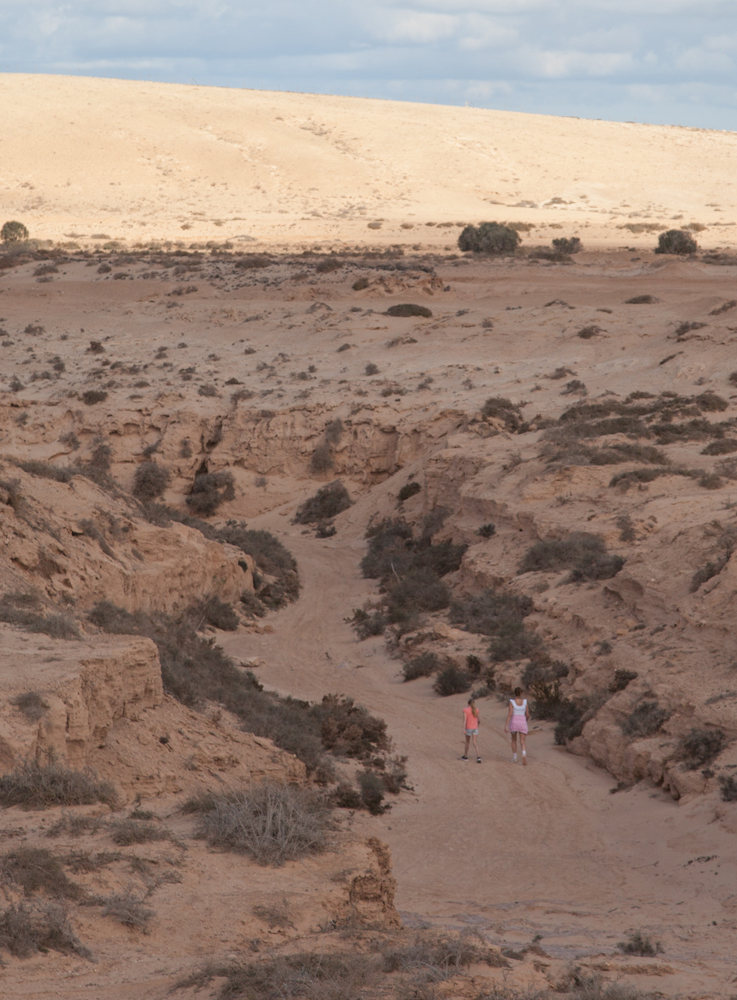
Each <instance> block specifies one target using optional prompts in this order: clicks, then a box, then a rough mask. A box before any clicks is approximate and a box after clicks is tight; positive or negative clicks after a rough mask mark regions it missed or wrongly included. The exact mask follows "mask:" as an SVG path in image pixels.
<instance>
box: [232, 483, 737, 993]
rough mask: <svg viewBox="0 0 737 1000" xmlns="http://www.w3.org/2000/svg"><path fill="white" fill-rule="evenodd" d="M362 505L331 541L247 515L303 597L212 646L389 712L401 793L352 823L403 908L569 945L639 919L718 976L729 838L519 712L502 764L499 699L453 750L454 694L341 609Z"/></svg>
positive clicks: (606, 942)
mask: <svg viewBox="0 0 737 1000" xmlns="http://www.w3.org/2000/svg"><path fill="white" fill-rule="evenodd" d="M361 506H362V504H361V501H359V503H358V504H357V505H356V507H354V508H353V509H352V510H351V512H350V513H349V514H348V515H347V516H346V515H343V517H345V518H346V521H344V522H343V524H342V525H341V528H340V530H339V533H338V535H337V536H336V538H334V539H331V540H329V541H319V540H317V539H315V538H314V537H304V536H303V535H302V534H301V533H300V529H299V528H297V527H294V526H291V525H288V524H287V523H286V518H285V517H284V516H283V515H279V514H270V515H265V516H264V517H262V518H259V519H258V520H257V521H256V520H254V521H252V522H251V524H252V526H254V527H256V526H258V527H263V528H267V529H271V530H272V531H277V532H278V533H279V534H280V536H282V537H283V538H284V541H285V543H286V544H287V545H288V546H289V548H290V549H291V550H292V552H293V553H294V555H295V556H296V558H297V560H298V563H299V566H300V572H301V575H302V580H303V585H304V593H309V594H310V595H311V599H310V600H309V602H308V601H304V600H301V601H298V602H297V603H296V604H294V605H292V606H290V607H288V608H286V609H284V610H282V611H280V612H278V613H277V614H276V615H274V616H272V617H271V618H270V622H271V623H272V624H273V627H274V629H275V631H274V633H273V634H268V633H266V634H263V635H249V636H248V637H244V636H242V635H240V636H238V635H237V636H229V637H227V638H226V637H223V639H224V643H223V644H224V645H225V647H226V649H227V650H228V651H229V652H230V653H231V654H233V655H235V656H240V657H245V656H253V655H258V656H259V657H261V658H263V660H264V665H263V666H262V667H261V668H260V669H259V671H258V674H259V677H260V679H261V680H262V681H263V682H264V683H265V684H266V685H267V686H269V687H273V688H275V689H277V690H279V691H281V692H283V693H290V694H292V695H294V696H297V697H303V698H307V699H313V700H316V699H319V698H321V697H322V695H324V694H325V693H328V692H340V693H345V694H349V695H352V696H354V697H355V698H356V699H357V700H358V701H360V702H361V703H363V704H364V705H366V707H367V708H369V709H370V710H371V711H372V712H375V713H376V714H378V715H379V716H381V717H383V718H384V719H385V720H386V721H387V724H388V728H389V732H390V734H391V736H392V738H393V740H394V741H395V744H396V747H397V750H398V752H399V753H401V754H406V755H407V756H408V758H409V773H410V780H411V782H412V784H413V786H414V794H407V793H405V794H403V795H402V796H400V798H399V800H398V801H397V802H396V803H395V805H394V806H393V808H392V810H391V812H390V813H388V814H387V815H386V816H384V817H381V818H378V819H375V818H369V817H367V816H366V817H364V816H363V815H361V816H360V817H359V818H357V819H356V821H355V825H356V827H357V828H358V829H365V830H366V832H367V833H372V834H374V835H377V834H378V835H379V836H380V837H382V838H383V839H384V840H386V841H387V842H388V843H389V845H390V846H391V849H392V852H393V858H394V871H395V875H396V877H397V880H398V884H399V888H398V894H397V904H398V908H399V909H400V911H401V912H402V914H403V917H404V919H405V921H407V922H409V923H413V922H416V921H422V920H430V921H431V922H438V923H443V924H449V925H452V926H462V925H463V924H464V923H469V922H470V923H473V924H475V925H481V926H485V927H486V928H487V929H489V930H490V931H491V932H492V933H494V932H496V933H497V934H501V935H502V938H501V939H502V940H506V941H508V942H509V941H515V940H516V941H523V940H527V941H529V940H530V938H531V937H532V935H534V934H536V933H539V934H542V935H543V937H544V939H545V947H546V948H548V950H549V951H550V953H551V954H556V955H560V956H564V955H569V956H571V957H573V955H574V954H578V955H581V954H582V953H587V952H588V953H598V952H601V951H605V950H607V951H608V952H609V954H611V951H612V950H613V948H614V947H615V945H616V942H617V941H619V940H621V939H622V937H623V935H624V932H625V931H626V930H627V929H628V928H633V927H642V926H644V925H647V928H648V929H649V930H651V931H652V932H653V933H654V934H656V935H657V936H658V937H659V938H660V939H662V940H663V941H664V943H665V942H666V941H667V942H668V944H667V952H668V957H669V959H670V960H671V961H673V960H676V958H680V959H686V958H688V959H690V960H693V959H702V960H704V959H705V960H707V961H708V963H709V967H710V969H711V972H710V975H713V976H715V977H716V978H717V979H718V980H719V981H720V982H724V981H725V980H724V978H723V977H728V976H729V975H730V972H729V969H730V962H729V960H725V958H724V956H726V955H728V954H729V950H730V948H729V945H728V944H727V937H728V935H729V928H728V925H727V924H725V923H724V917H725V914H724V910H723V908H722V904H720V903H719V901H718V900H717V899H716V898H715V897H714V896H713V895H712V894H711V893H710V891H709V889H710V885H711V883H710V879H713V877H714V875H715V874H717V873H719V875H720V876H721V879H720V881H724V880H725V878H726V880H727V881H728V882H729V881H730V874H728V873H727V871H725V868H724V866H725V865H728V866H729V868H730V869H731V868H732V865H733V858H734V852H733V850H732V849H731V848H730V846H729V844H728V835H727V834H726V833H723V832H721V831H718V830H717V826H718V824H713V825H712V826H708V817H706V816H705V815H704V814H703V805H701V806H700V805H699V803H698V802H695V803H693V804H692V805H682V806H679V805H678V804H677V803H675V802H673V800H672V799H670V798H669V797H668V796H666V795H664V794H663V793H661V792H659V791H658V790H656V789H654V788H652V787H649V788H646V787H638V788H637V789H634V790H632V791H630V792H627V793H625V794H618V795H612V794H610V789H611V788H612V786H613V784H614V781H613V779H612V778H611V776H610V775H608V774H607V773H606V772H605V771H603V770H601V769H599V768H597V767H595V766H594V765H593V764H592V763H591V762H590V761H586V760H584V759H581V758H577V757H574V756H572V755H571V754H569V753H568V752H566V751H565V750H563V749H560V748H557V747H555V745H554V744H553V739H552V731H551V727H550V726H549V725H547V724H542V725H540V724H533V725H534V726H535V728H534V730H533V731H532V734H531V736H530V738H529V748H530V750H529V752H530V766H529V767H527V768H526V769H524V770H523V769H522V767H521V766H519V765H516V766H514V765H512V764H511V761H510V754H509V746H508V743H507V740H506V738H505V737H504V734H503V724H504V719H505V715H506V706H505V705H504V704H501V703H500V702H498V701H497V700H494V699H489V700H485V701H483V702H482V703H481V712H482V716H483V725H482V730H481V735H480V748H481V753H482V758H483V760H482V763H481V764H480V765H477V764H476V763H475V762H473V761H468V762H467V763H464V762H462V761H461V760H460V759H459V757H460V752H461V749H460V748H461V746H462V743H461V739H462V735H461V723H460V719H461V708H462V706H463V704H465V696H463V695H459V696H455V697H451V698H443V699H440V698H437V696H435V695H434V694H433V693H432V691H431V682H430V681H429V680H420V681H416V682H414V683H412V684H403V683H401V682H400V681H399V678H398V663H397V661H396V660H392V659H391V658H390V657H389V656H388V655H387V652H386V650H385V648H384V641H383V639H375V640H367V641H364V642H362V643H359V642H357V641H356V639H355V637H354V635H353V633H352V630H351V629H350V627H349V626H348V625H346V624H345V623H344V621H343V619H344V617H345V616H346V615H347V614H350V612H351V610H352V608H354V607H357V606H359V605H360V604H361V603H362V602H363V601H364V600H365V599H366V598H367V597H368V596H369V595H370V594H371V593H372V590H373V582H372V581H367V580H363V579H362V578H361V577H360V573H359V567H358V564H359V561H360V558H361V554H362V550H363V545H364V543H363V542H362V535H363V530H361V531H360V533H359V532H358V531H357V530H356V529H357V528H359V522H362V521H363V519H362V518H361V515H360V508H361ZM285 535H286V537H284V536H285ZM717 842H718V843H717ZM706 856H710V857H711V860H710V862H706V863H704V862H703V861H699V862H696V861H695V860H694V859H695V858H699V857H701V858H703V857H706ZM730 858H731V859H732V860H730ZM731 875H732V876H733V875H734V872H733V871H732V872H731ZM731 882H732V884H734V878H733V877H732V878H731ZM713 921H716V922H717V925H716V926H715V925H714V924H713V923H712V922H713ZM706 928H708V931H706ZM720 956H721V957H720Z"/></svg>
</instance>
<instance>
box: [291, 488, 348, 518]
mask: <svg viewBox="0 0 737 1000" xmlns="http://www.w3.org/2000/svg"><path fill="white" fill-rule="evenodd" d="M350 506H351V498H350V496H349V494H348V490H347V489H346V488H345V486H344V485H343V483H342V482H341V481H340V480H339V479H336V480H335V482H333V483H328V484H327V485H326V486H322V487H321V488H320V489H319V490H318V491H317V493H315V495H314V496H312V497H310V498H309V499H308V500H305V502H304V503H303V504H300V506H299V507H298V508H297V512H296V514H295V515H294V521H295V524H314V523H315V522H320V521H328V520H330V519H331V518H333V517H336V515H338V514H340V513H341V512H342V511H344V510H347V509H348V508H349V507H350Z"/></svg>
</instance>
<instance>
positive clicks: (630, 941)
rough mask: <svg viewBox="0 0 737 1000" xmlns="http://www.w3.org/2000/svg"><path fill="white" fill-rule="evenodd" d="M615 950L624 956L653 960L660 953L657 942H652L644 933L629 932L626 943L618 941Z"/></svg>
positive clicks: (660, 949)
mask: <svg viewBox="0 0 737 1000" xmlns="http://www.w3.org/2000/svg"><path fill="white" fill-rule="evenodd" d="M617 948H619V950H620V951H621V952H622V954H624V955H640V956H641V957H643V958H654V957H655V956H656V955H659V954H660V953H661V952H662V950H663V949H662V948H661V946H660V943H659V942H658V941H653V940H652V938H651V937H650V935H649V934H647V933H646V932H644V931H630V933H629V934H628V935H627V940H626V941H620V942H619V944H618V945H617Z"/></svg>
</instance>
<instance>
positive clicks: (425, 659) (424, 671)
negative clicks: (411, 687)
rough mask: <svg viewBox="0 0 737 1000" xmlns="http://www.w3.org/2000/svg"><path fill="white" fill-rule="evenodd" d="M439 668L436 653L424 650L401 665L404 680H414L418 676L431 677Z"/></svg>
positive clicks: (438, 658)
mask: <svg viewBox="0 0 737 1000" xmlns="http://www.w3.org/2000/svg"><path fill="white" fill-rule="evenodd" d="M439 669H440V657H439V656H438V654H437V653H431V652H429V651H425V652H424V653H420V655H419V656H415V657H414V658H413V659H411V660H409V662H407V663H405V664H404V666H403V667H402V675H403V678H402V679H403V680H404V681H415V680H417V678H418V677H431V676H432V675H433V674H434V673H436V671H438V670H439Z"/></svg>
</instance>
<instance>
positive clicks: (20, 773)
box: [0, 761, 117, 809]
mask: <svg viewBox="0 0 737 1000" xmlns="http://www.w3.org/2000/svg"><path fill="white" fill-rule="evenodd" d="M116 798H117V796H116V793H115V789H114V787H113V785H112V784H110V782H108V781H100V780H99V779H98V778H97V776H96V775H95V774H94V773H93V772H92V771H73V770H71V769H70V768H68V767H64V765H63V764H56V763H53V762H52V763H50V764H44V765H41V764H37V763H36V762H35V761H23V763H21V764H18V765H17V766H16V767H15V768H13V770H12V771H8V772H6V773H5V774H3V775H0V805H3V806H21V807H22V808H24V809H43V808H46V807H48V806H84V805H92V804H93V803H94V802H103V803H104V804H105V805H109V806H114V805H115V802H116Z"/></svg>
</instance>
